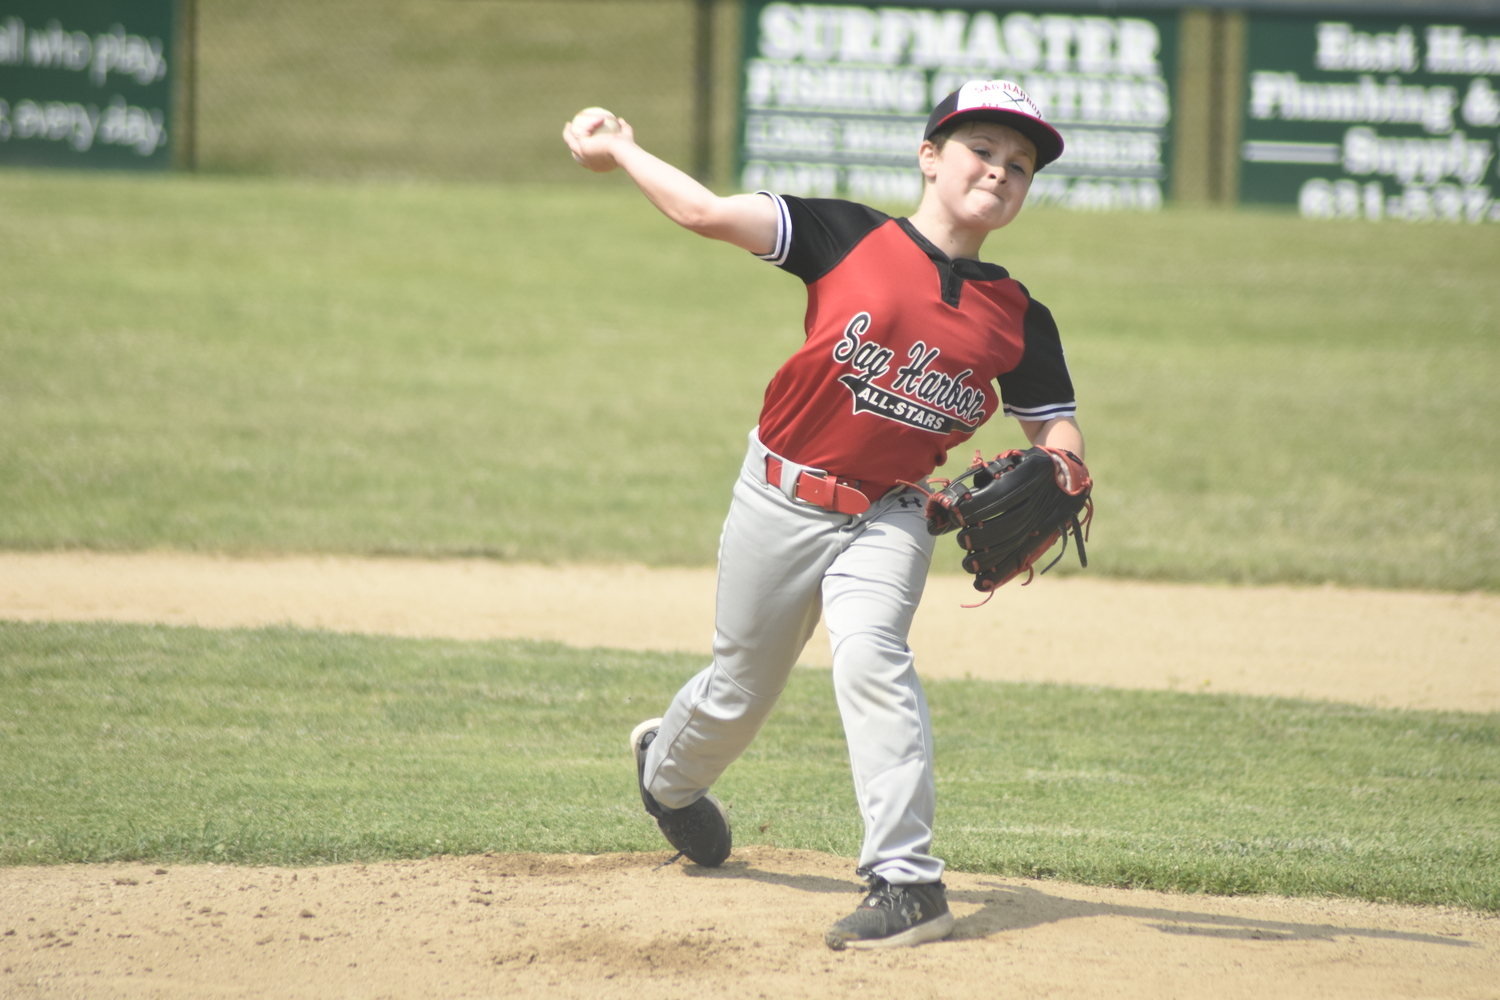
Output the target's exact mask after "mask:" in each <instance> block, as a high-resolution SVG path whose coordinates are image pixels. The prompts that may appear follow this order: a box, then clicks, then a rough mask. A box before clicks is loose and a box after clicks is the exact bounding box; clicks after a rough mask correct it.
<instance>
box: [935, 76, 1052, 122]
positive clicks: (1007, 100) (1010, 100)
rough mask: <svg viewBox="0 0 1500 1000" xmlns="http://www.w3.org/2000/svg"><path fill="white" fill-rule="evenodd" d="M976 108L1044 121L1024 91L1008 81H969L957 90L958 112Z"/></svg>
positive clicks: (956, 109) (955, 109) (1040, 112)
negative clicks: (1009, 112)
mask: <svg viewBox="0 0 1500 1000" xmlns="http://www.w3.org/2000/svg"><path fill="white" fill-rule="evenodd" d="M976 108H994V109H995V110H997V111H1011V112H1015V113H1016V114H1021V115H1026V116H1027V117H1028V118H1035V119H1036V120H1037V121H1045V119H1043V118H1042V111H1041V109H1040V108H1038V107H1037V106H1036V103H1035V102H1034V101H1032V99H1031V97H1030V96H1029V95H1027V93H1026V91H1024V90H1022V89H1021V88H1020V87H1019V86H1017V85H1016V84H1014V83H1011V82H1010V81H1009V80H970V81H969V82H968V83H966V84H964V85H963V86H962V87H960V88H958V107H956V108H954V109H953V110H954V111H955V112H958V111H973V110H975V109H976Z"/></svg>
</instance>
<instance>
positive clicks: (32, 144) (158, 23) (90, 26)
mask: <svg viewBox="0 0 1500 1000" xmlns="http://www.w3.org/2000/svg"><path fill="white" fill-rule="evenodd" d="M175 10H176V3H175V2H174V0H0V163H4V164H14V165H22V166H48V167H55V166H76V167H110V168H117V169H118V168H127V169H163V168H167V167H170V166H171V165H172V148H171V130H170V126H171V108H172V85H173V82H174V81H173V79H172V74H171V72H170V63H169V58H170V56H171V54H172V30H173V23H174V14H175Z"/></svg>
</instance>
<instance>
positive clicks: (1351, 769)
mask: <svg viewBox="0 0 1500 1000" xmlns="http://www.w3.org/2000/svg"><path fill="white" fill-rule="evenodd" d="M697 666H698V664H697V663H696V662H695V661H694V660H693V659H692V658H687V657H681V656H662V655H650V654H631V653H621V652H616V651H608V650H575V649H568V648H564V647H559V646H550V645H537V644H525V643H458V642H440V641H412V640H395V639H377V638H369V637H351V636H334V635H329V634H326V633H311V632H298V631H292V630H260V631H229V632H210V631H201V630H191V629H168V628H153V627H142V626H124V625H121V626H111V625H88V626H81V625H79V626H70V625H19V624H0V706H4V707H3V709H0V802H3V803H4V808H3V810H0V863H9V864H17V863H36V862H59V861H108V860H136V859H139V860H154V861H162V862H167V861H172V862H204V861H210V862H213V861H218V862H235V863H248V864H305V863H318V862H328V861H346V860H354V859H365V860H373V859H378V858H390V857H418V856H425V855H429V854H444V853H452V854H469V853H477V852H481V851H488V850H500V851H515V850H524V851H579V852H603V851H633V850H661V849H662V844H661V843H660V838H659V835H658V834H657V833H656V831H655V829H654V827H653V826H652V825H651V824H650V822H649V821H648V820H647V819H646V818H645V816H644V814H643V813H642V811H641V809H640V803H639V799H638V798H637V796H636V794H635V788H634V776H633V770H632V766H631V763H630V760H629V756H628V753H627V751H626V750H625V734H626V733H628V732H629V730H630V727H631V726H632V725H634V723H635V722H637V721H639V720H640V719H641V718H642V717H644V716H646V715H649V714H651V713H654V712H656V711H659V709H660V707H661V706H662V705H663V704H665V702H666V700H667V699H668V698H670V696H671V693H672V691H673V690H674V689H675V688H676V686H677V685H678V684H679V683H680V682H681V681H682V680H683V679H685V677H686V676H687V675H689V674H690V673H691V672H693V671H695V670H696V669H697ZM928 694H929V697H930V700H931V703H932V709H933V717H934V725H935V728H936V732H937V734H938V743H937V750H938V756H937V769H938V793H939V803H940V810H939V824H938V829H937V845H936V846H937V849H938V850H939V851H940V852H941V853H942V854H943V855H944V856H945V857H947V858H948V859H949V861H950V863H952V864H953V865H955V867H957V868H959V869H961V870H966V871H988V872H995V873H1001V874H1019V875H1028V876H1043V877H1049V876H1056V877H1061V878H1065V879H1070V880H1075V881H1083V882H1090V883H1095V884H1103V885H1116V886H1140V887H1154V888H1163V889H1178V890H1184V891H1190V892H1198V891H1202V892H1212V893H1230V894H1239V893H1254V892H1277V893H1283V894H1291V895H1301V894H1314V895H1316V894H1328V895H1340V896H1350V897H1356V898H1364V899H1376V900H1390V901H1399V902H1408V903H1450V904H1460V905H1465V906H1470V907H1475V908H1478V909H1487V910H1496V909H1500V827H1497V822H1496V817H1497V816H1500V791H1497V789H1500V780H1497V779H1500V718H1497V717H1495V716H1474V715H1464V714H1458V713H1448V714H1444V713H1430V712H1398V711H1379V710H1371V709H1359V708H1353V707H1349V706H1340V705H1328V704H1316V703H1306V702H1294V701H1284V700H1273V699H1262V698H1249V697H1235V696H1209V695H1185V694H1184V695H1177V694H1161V693H1147V692H1126V691H1109V690H1097V689H1096V690H1089V689H1081V688H1067V687H1058V686H1047V685H1013V684H991V683H977V682H953V681H949V682H934V683H931V684H929V686H928ZM716 791H717V792H718V794H719V795H720V796H721V797H723V798H724V800H725V801H726V802H727V803H728V804H729V806H730V810H731V816H732V817H733V819H734V823H735V829H736V836H737V842H738V843H740V844H742V845H743V844H749V843H770V844H775V845H779V846H783V847H802V848H812V849H818V850H827V851H832V852H836V853H839V854H842V855H844V856H853V855H855V854H856V853H857V851H858V843H859V835H860V830H859V827H858V819H857V816H858V812H857V810H856V808H855V806H854V802H853V795H852V790H851V789H850V786H849V778H848V763H847V758H846V755H845V750H844V744H843V737H842V732H841V730H840V728H839V722H838V715H837V710H836V708H835V706H834V704H833V696H832V692H831V690H830V685H829V680H828V675H827V674H826V673H824V672H822V671H797V672H796V674H795V676H794V678H793V681H792V683H791V685H790V686H789V688H788V689H787V692H786V694H785V695H784V696H783V699H782V702H781V705H780V706H779V708H778V711H777V712H776V713H775V714H774V715H773V716H772V719H771V722H770V723H769V724H768V726H767V728H766V730H765V731H764V733H763V734H762V736H761V737H760V739H759V740H758V741H757V742H756V744H755V745H754V747H753V748H752V749H751V751H750V752H749V753H748V754H747V755H746V756H745V757H744V758H743V759H742V760H741V761H740V762H739V763H737V764H736V765H735V766H734V767H733V768H731V770H730V771H729V772H728V773H727V774H726V775H725V777H724V779H723V780H722V781H721V782H720V783H719V785H717V786H716Z"/></svg>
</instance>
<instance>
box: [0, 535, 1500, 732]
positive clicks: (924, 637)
mask: <svg viewBox="0 0 1500 1000" xmlns="http://www.w3.org/2000/svg"><path fill="white" fill-rule="evenodd" d="M975 597H976V595H975V593H974V590H973V589H972V588H971V587H970V585H969V581H968V578H967V577H956V576H936V575H935V576H933V577H932V578H931V579H930V581H929V582H928V586H927V595H926V598H925V599H924V600H923V602H922V607H921V610H920V611H919V612H918V614H917V620H916V624H915V626H914V628H913V632H912V640H911V642H912V648H913V649H915V650H916V652H917V664H918V669H919V670H920V671H921V672H922V673H923V675H924V676H927V677H963V676H965V675H972V676H973V677H976V678H991V679H996V680H1025V681H1056V682H1062V683H1071V684H1099V685H1106V686H1111V687H1131V688H1155V689H1177V690H1208V691H1232V692H1239V693H1245V694H1262V695H1267V694H1268V695H1289V696H1293V697H1307V698H1316V699H1326V700H1334V701H1346V702H1354V703H1358V704H1366V705H1377V706H1382V707H1404V708H1440V709H1458V710H1462V711H1470V712H1493V711H1500V596H1495V595H1486V594H1461V595H1454V594H1430V593H1412V592H1395V591H1375V590H1365V591H1361V590H1347V589H1339V588H1332V587H1216V586H1190V585H1189V586H1184V585H1171V584H1150V583H1129V582H1119V581H1109V580H1101V579H1097V578H1089V577H1087V576H1083V577H1072V578H1061V577H1058V578H1053V577H1049V578H1046V579H1044V580H1041V581H1039V582H1038V583H1037V584H1036V585H1034V586H1030V587H1019V586H1014V585H1013V586H1010V587H1006V588H1005V589H1003V590H1001V591H1000V592H999V593H998V594H997V595H996V596H995V598H994V600H993V601H992V602H991V603H990V605H989V606H987V607H984V608H980V609H975V610H965V609H964V608H962V607H961V605H962V604H965V603H971V602H972V601H973V600H974V599H975ZM713 599H714V574H713V571H712V570H697V569H647V568H645V567H641V566H573V567H547V566H534V565H517V564H511V563H494V562H485V561H480V560H417V559H339V558H328V557H285V558H272V559H231V558H224V557H217V556H198V555H188V554H175V553H148V554H141V555H105V554H97V553H85V552H76V553H75V552H69V553H0V618H9V619H20V620H91V619H109V620H117V621H137V622H163V623H169V624H195V625H204V626H209V627H216V628H217V627H229V626H239V625H264V624H274V623H291V624H296V625H303V626H308V627H317V628H327V629H333V630H337V631H349V632H379V633H388V634H394V635H416V636H448V637H454V638H461V639H481V638H535V639H555V640H557V641H559V642H566V643H570V644H572V645H579V646H613V647H620V648H627V649H660V650H686V651H691V652H696V653H704V654H706V653H707V651H708V649H709V645H710V641H711V638H712V628H713ZM804 656H805V661H806V662H807V663H809V664H812V665H816V666H827V665H828V643H827V638H826V636H825V635H823V634H822V632H821V629H820V633H819V635H818V636H815V637H814V639H813V641H812V642H811V643H809V644H808V647H807V651H806V653H805V654H804Z"/></svg>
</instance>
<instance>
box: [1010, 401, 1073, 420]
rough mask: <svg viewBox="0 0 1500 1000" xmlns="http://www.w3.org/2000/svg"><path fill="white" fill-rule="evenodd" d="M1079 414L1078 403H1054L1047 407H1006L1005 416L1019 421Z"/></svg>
mask: <svg viewBox="0 0 1500 1000" xmlns="http://www.w3.org/2000/svg"><path fill="white" fill-rule="evenodd" d="M1077 412H1078V404H1077V403H1076V402H1067V403H1052V404H1050V405H1047V406H1011V405H1009V404H1006V406H1005V415H1006V416H1007V417H1015V418H1016V419H1017V420H1051V419H1053V418H1054V417H1071V416H1073V415H1075V414H1076V413H1077Z"/></svg>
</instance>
